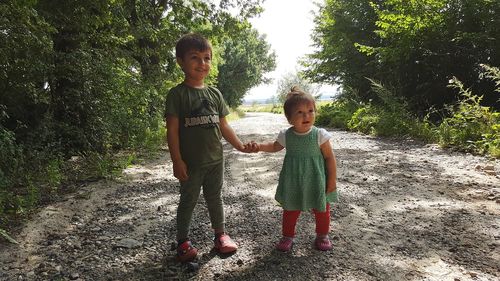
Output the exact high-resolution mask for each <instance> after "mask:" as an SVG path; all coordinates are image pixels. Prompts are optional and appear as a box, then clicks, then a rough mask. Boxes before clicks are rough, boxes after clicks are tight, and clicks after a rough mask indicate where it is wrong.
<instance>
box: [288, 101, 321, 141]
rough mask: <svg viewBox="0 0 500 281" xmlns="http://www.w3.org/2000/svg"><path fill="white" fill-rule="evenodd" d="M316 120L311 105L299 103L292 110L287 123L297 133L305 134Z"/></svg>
mask: <svg viewBox="0 0 500 281" xmlns="http://www.w3.org/2000/svg"><path fill="white" fill-rule="evenodd" d="M315 120H316V111H315V110H314V104H313V103H310V102H308V103H300V104H298V105H297V106H295V108H294V109H293V110H292V113H291V114H290V116H289V118H288V122H290V124H291V125H292V126H293V129H294V131H295V132H297V133H307V132H309V130H311V127H312V126H313V125H314V121H315Z"/></svg>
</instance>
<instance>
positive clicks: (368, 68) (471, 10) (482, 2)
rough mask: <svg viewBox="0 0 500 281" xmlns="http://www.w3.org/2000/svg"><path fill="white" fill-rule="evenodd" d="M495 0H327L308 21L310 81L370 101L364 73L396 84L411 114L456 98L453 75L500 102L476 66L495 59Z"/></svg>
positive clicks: (498, 53) (499, 10) (498, 6)
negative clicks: (310, 29) (311, 23)
mask: <svg viewBox="0 0 500 281" xmlns="http://www.w3.org/2000/svg"><path fill="white" fill-rule="evenodd" d="M499 14H500V2H498V1H489V0H479V1H476V0H421V1H402V0H389V1H366V0H354V1H346V0H328V1H326V2H325V5H324V6H322V7H321V8H320V13H319V14H318V16H317V17H316V19H315V35H314V36H313V41H314V42H315V45H316V47H317V49H318V51H316V52H315V53H313V54H311V55H309V56H308V58H307V59H306V61H305V66H306V74H307V76H308V77H309V78H312V79H314V80H315V81H325V82H332V81H333V82H339V83H340V84H342V88H343V89H344V94H345V93H346V92H345V91H346V90H347V91H350V92H351V93H356V94H357V98H358V99H359V100H362V101H368V100H372V99H373V101H374V102H377V96H376V95H375V93H374V92H373V91H372V90H371V89H370V85H369V82H368V79H366V78H370V79H374V80H377V81H380V82H382V83H383V84H384V85H388V86H390V87H391V88H393V89H395V93H394V94H395V95H396V96H400V97H403V98H404V99H405V100H406V101H407V102H408V104H409V105H410V106H411V108H410V109H412V110H413V111H414V112H417V113H420V114H424V113H425V112H426V110H427V109H428V108H429V107H437V108H440V107H443V105H444V104H447V103H451V102H453V101H454V100H456V99H457V98H458V96H457V95H456V93H455V92H453V91H452V90H451V89H449V88H447V83H448V80H449V79H450V78H451V77H452V76H456V77H459V78H460V79H461V80H464V81H466V83H467V84H468V85H472V86H471V87H472V89H473V90H474V91H476V92H481V93H484V95H485V97H484V101H485V104H487V105H491V106H495V107H500V105H499V104H498V103H497V101H496V97H495V95H494V94H493V90H494V86H493V85H492V83H491V82H489V81H485V80H484V79H483V80H481V79H479V78H478V77H479V64H480V63H487V64H491V65H498V64H500V47H499V46H500V44H499V43H498V40H499V38H500V32H499V31H498V28H496V27H497V26H498V25H499V24H500V23H499V21H500V20H499V18H500V17H499Z"/></svg>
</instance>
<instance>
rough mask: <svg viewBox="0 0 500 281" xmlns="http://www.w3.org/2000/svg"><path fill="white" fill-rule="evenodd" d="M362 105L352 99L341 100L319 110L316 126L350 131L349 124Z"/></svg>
mask: <svg viewBox="0 0 500 281" xmlns="http://www.w3.org/2000/svg"><path fill="white" fill-rule="evenodd" d="M360 106H361V105H360V104H358V103H357V102H355V101H353V100H350V99H345V98H342V99H339V100H335V101H333V102H330V103H328V104H325V105H323V106H320V107H319V109H318V115H317V117H316V124H317V125H319V126H325V127H334V128H340V129H348V122H349V120H351V117H352V115H353V114H354V112H356V111H357V109H358V108H359V107H360Z"/></svg>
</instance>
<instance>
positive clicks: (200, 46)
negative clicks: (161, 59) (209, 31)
mask: <svg viewBox="0 0 500 281" xmlns="http://www.w3.org/2000/svg"><path fill="white" fill-rule="evenodd" d="M191 50H196V51H200V52H203V51H206V50H210V53H211V51H212V45H211V44H210V42H209V41H208V40H207V39H206V38H205V37H203V36H202V35H200V34H198V33H188V34H186V35H184V36H182V37H181V38H180V39H179V40H178V41H177V44H175V56H176V57H178V58H181V59H182V58H184V55H185V54H186V53H187V52H189V51H191Z"/></svg>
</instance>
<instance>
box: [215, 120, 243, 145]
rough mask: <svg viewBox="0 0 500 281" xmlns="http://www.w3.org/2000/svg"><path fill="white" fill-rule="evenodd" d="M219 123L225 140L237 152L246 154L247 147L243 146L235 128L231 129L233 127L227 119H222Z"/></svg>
mask: <svg viewBox="0 0 500 281" xmlns="http://www.w3.org/2000/svg"><path fill="white" fill-rule="evenodd" d="M219 122H220V131H221V133H222V137H224V139H225V140H226V141H227V142H229V143H230V144H231V145H232V146H233V147H234V148H236V149H237V150H239V151H243V152H246V148H245V145H243V143H242V142H241V140H240V139H239V138H238V136H237V135H236V133H234V131H233V128H231V126H230V125H229V123H228V122H227V120H226V117H220V118H219Z"/></svg>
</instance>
